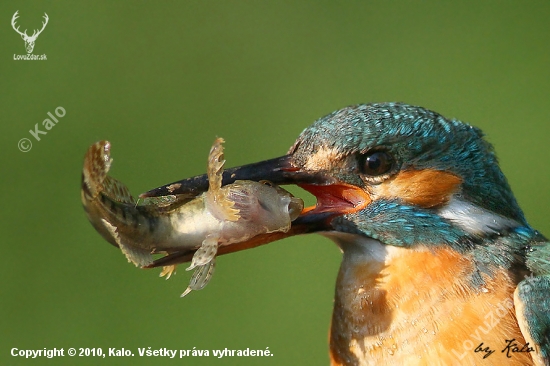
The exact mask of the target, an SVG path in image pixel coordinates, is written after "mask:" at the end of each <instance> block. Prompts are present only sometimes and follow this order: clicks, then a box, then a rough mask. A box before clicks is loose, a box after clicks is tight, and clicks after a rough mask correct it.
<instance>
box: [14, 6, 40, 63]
mask: <svg viewBox="0 0 550 366" xmlns="http://www.w3.org/2000/svg"><path fill="white" fill-rule="evenodd" d="M18 12H19V10H17V11H16V12H15V14H13V17H12V18H11V26H12V27H13V29H14V30H15V31H16V32H17V33H19V34H20V35H21V38H23V41H25V48H26V49H27V53H32V50H33V49H34V42H35V41H36V38H38V36H39V35H40V33H42V31H43V30H44V28H46V24H48V19H49V18H48V14H46V13H44V20H45V22H43V23H42V29H40V30H34V32H33V33H32V36H30V37H29V36H28V35H27V30H26V29H25V31H24V32H21V31H19V27H17V28H15V20H16V19H17V18H19V15H17V13H18Z"/></svg>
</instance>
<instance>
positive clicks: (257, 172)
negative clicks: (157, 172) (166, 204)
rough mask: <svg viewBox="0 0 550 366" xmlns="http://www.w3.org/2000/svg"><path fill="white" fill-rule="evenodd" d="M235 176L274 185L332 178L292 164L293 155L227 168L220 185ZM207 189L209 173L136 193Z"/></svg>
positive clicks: (192, 192) (191, 192)
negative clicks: (302, 170) (303, 169)
mask: <svg viewBox="0 0 550 366" xmlns="http://www.w3.org/2000/svg"><path fill="white" fill-rule="evenodd" d="M236 180H252V181H256V182H258V181H261V180H268V181H270V182H272V183H274V184H277V185H284V184H296V185H301V184H321V185H326V184H331V182H332V181H333V180H332V179H331V178H330V177H328V176H327V175H324V174H321V173H311V172H301V171H300V170H299V168H297V167H295V166H293V165H292V155H285V156H281V157H279V158H275V159H270V160H265V161H261V162H258V163H252V164H248V165H243V166H239V167H235V168H229V169H226V170H225V171H224V172H223V180H222V185H227V184H231V183H234V182H235V181H236ZM207 190H208V177H207V176H206V174H203V175H198V176H196V177H192V178H187V179H183V180H180V181H177V182H174V183H170V184H167V185H164V186H162V187H158V188H155V189H152V190H150V191H148V192H145V193H142V194H141V195H140V196H139V197H140V198H146V197H159V196H168V195H178V194H183V195H186V196H189V197H195V196H198V195H199V194H201V193H203V192H206V191H207Z"/></svg>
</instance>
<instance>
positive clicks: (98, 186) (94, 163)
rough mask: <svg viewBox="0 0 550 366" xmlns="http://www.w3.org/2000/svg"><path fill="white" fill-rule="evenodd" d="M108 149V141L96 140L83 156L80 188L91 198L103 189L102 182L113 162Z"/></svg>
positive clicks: (109, 146)
mask: <svg viewBox="0 0 550 366" xmlns="http://www.w3.org/2000/svg"><path fill="white" fill-rule="evenodd" d="M110 149H111V143H110V142H109V141H105V140H103V141H98V142H96V143H95V144H93V145H92V146H90V148H89V149H88V151H87V152H86V156H85V157H84V167H83V169H82V189H83V190H85V191H87V193H88V194H89V195H90V196H91V197H90V198H92V199H93V198H96V197H97V196H98V195H99V193H101V192H102V191H103V182H104V181H105V178H106V177H107V173H108V172H109V169H110V168H111V163H112V162H113V159H111V154H110Z"/></svg>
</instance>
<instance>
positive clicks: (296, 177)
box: [139, 155, 370, 268]
mask: <svg viewBox="0 0 550 366" xmlns="http://www.w3.org/2000/svg"><path fill="white" fill-rule="evenodd" d="M236 180H252V181H260V180H268V181H270V182H272V183H274V184H277V185H285V184H295V185H298V186H300V187H302V188H303V189H305V190H307V191H309V192H311V193H312V194H313V195H315V196H316V197H317V205H316V206H315V207H309V208H305V209H304V210H303V211H302V214H301V215H300V216H299V217H298V218H297V219H296V220H294V221H293V222H292V227H291V229H290V230H289V231H288V232H286V233H282V232H276V233H269V234H262V235H258V236H256V237H254V238H252V239H250V240H248V241H245V242H242V243H238V244H231V245H228V246H223V247H220V248H219V249H218V255H220V254H227V253H232V252H236V251H240V250H244V249H249V248H254V247H257V246H259V245H262V244H267V243H270V242H273V241H276V240H280V239H283V238H286V237H290V236H294V235H299V234H307V233H312V232H319V231H330V230H332V227H331V225H330V221H331V219H332V218H333V217H334V216H336V215H339V214H343V213H346V212H352V211H355V210H357V209H359V208H361V207H364V205H365V203H366V202H370V200H369V199H368V197H366V196H365V193H364V191H363V190H362V189H360V188H358V187H354V186H351V185H348V184H346V183H342V182H339V181H337V180H336V179H334V178H333V177H331V176H330V175H329V174H327V172H312V171H304V170H302V169H301V168H300V167H298V166H295V165H294V164H293V159H292V155H285V156H282V157H279V158H275V159H270V160H265V161H262V162H258V163H253V164H248V165H243V166H240V167H235V168H229V169H226V170H225V171H224V173H223V180H222V185H227V184H231V183H233V182H235V181H236ZM207 190H208V178H207V176H206V175H199V176H196V177H192V178H188V179H183V180H180V181H177V182H173V183H170V184H167V185H164V186H162V187H158V188H155V189H152V190H150V191H148V192H145V193H143V194H141V195H140V196H139V197H140V198H147V197H159V196H167V195H185V196H188V197H195V196H197V195H200V194H201V193H203V192H206V191H207ZM194 252H195V251H194V250H190V251H185V252H175V253H171V254H169V255H167V256H165V257H162V258H160V259H158V260H156V261H155V262H154V263H153V264H151V265H150V266H148V267H149V268H152V267H158V266H168V265H173V264H179V263H184V262H188V261H190V260H191V259H192V257H193V254H194Z"/></svg>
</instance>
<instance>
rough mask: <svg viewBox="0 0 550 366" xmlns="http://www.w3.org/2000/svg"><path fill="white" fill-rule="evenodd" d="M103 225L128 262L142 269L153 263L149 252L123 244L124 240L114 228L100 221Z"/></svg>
mask: <svg viewBox="0 0 550 366" xmlns="http://www.w3.org/2000/svg"><path fill="white" fill-rule="evenodd" d="M101 222H102V223H103V225H104V226H105V227H106V228H107V230H108V231H109V233H110V234H111V235H112V237H113V238H114V239H115V241H116V243H117V244H118V246H119V248H120V250H121V251H122V253H123V254H124V255H125V256H126V258H127V259H128V262H132V263H134V264H135V265H136V267H144V266H147V265H150V264H151V263H153V256H152V255H151V252H150V251H148V250H145V249H140V248H135V247H133V246H131V245H128V244H126V243H124V240H122V238H121V237H120V235H119V233H118V230H117V228H116V227H115V226H113V225H111V223H109V222H108V221H107V220H105V219H101Z"/></svg>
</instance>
